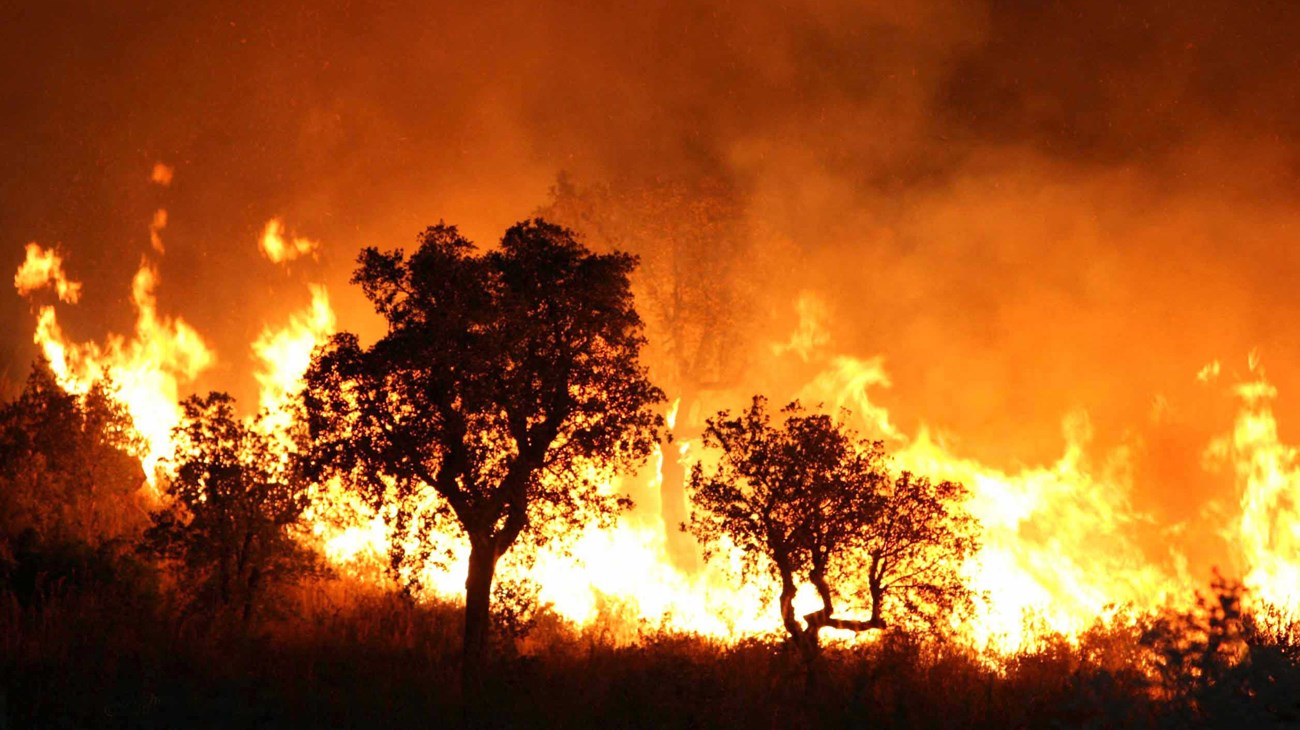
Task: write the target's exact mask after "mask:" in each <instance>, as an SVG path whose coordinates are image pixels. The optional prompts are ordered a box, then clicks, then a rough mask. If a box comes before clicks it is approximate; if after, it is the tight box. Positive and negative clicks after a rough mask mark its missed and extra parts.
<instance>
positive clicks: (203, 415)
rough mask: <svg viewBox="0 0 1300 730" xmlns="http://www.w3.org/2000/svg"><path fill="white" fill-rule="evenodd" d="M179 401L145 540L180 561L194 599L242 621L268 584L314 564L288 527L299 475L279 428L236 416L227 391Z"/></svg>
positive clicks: (298, 511) (296, 505)
mask: <svg viewBox="0 0 1300 730" xmlns="http://www.w3.org/2000/svg"><path fill="white" fill-rule="evenodd" d="M181 405H182V407H183V408H184V414H185V415H184V419H183V420H182V421H181V425H180V426H178V427H177V429H176V434H175V439H174V440H175V446H176V456H175V464H174V469H173V475H172V476H171V477H170V478H169V479H168V481H167V488H166V493H167V496H168V497H169V498H170V503H169V504H168V505H167V506H166V507H165V508H164V509H161V510H159V511H157V512H155V513H154V514H153V525H152V526H151V527H150V528H149V529H148V531H146V533H145V536H144V545H145V547H147V548H148V549H149V550H150V551H152V552H153V553H154V554H156V555H157V556H159V557H161V558H164V559H168V560H174V561H176V562H177V563H178V564H179V566H180V567H181V569H182V571H183V572H184V575H185V580H186V581H187V582H188V583H189V592H190V594H191V595H192V596H193V597H194V599H195V600H196V601H197V602H198V604H200V605H215V606H220V607H225V608H235V609H237V610H238V611H239V614H240V616H241V617H242V619H243V620H244V621H248V620H249V619H250V617H251V616H252V614H253V610H254V608H255V607H256V606H257V605H258V603H259V601H260V600H261V598H262V597H263V595H264V593H265V592H266V590H267V588H268V587H274V586H276V585H277V584H283V583H285V582H289V581H292V580H293V579H294V578H296V577H298V576H300V575H302V574H304V573H307V572H311V571H312V570H314V569H315V567H316V563H317V560H316V557H315V555H314V554H313V553H312V552H310V551H309V550H308V549H307V548H306V547H304V546H303V544H302V542H301V541H300V539H299V536H298V535H296V534H294V528H295V527H296V526H297V522H298V518H299V517H301V516H302V512H303V509H304V508H305V507H306V506H307V483H306V481H304V480H303V478H302V476H301V474H299V473H298V471H297V470H296V469H295V468H294V463H293V462H292V461H291V460H290V459H289V458H288V457H287V454H286V453H285V449H286V446H287V444H286V443H285V442H284V441H283V440H282V438H283V437H282V435H279V436H277V435H275V434H272V433H270V432H269V430H268V429H267V428H266V427H265V426H264V425H261V424H258V423H256V422H253V423H245V422H244V421H242V420H241V419H240V418H239V417H238V416H236V414H235V402H234V399H233V398H231V397H230V396H229V395H226V394H225V393H215V392H214V393H210V394H208V396H207V397H206V398H200V397H198V396H193V397H191V398H189V399H187V400H186V401H185V402H184V403H182V404H181Z"/></svg>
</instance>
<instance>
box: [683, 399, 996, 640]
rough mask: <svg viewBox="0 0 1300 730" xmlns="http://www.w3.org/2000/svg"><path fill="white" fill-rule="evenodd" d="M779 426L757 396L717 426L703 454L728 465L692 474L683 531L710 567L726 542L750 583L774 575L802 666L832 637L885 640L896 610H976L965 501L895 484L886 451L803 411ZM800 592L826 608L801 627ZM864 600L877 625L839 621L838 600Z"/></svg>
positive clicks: (791, 409)
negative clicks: (712, 452)
mask: <svg viewBox="0 0 1300 730" xmlns="http://www.w3.org/2000/svg"><path fill="white" fill-rule="evenodd" d="M781 416H782V418H781V422H780V423H779V424H778V425H774V424H773V423H772V419H771V417H770V416H769V414H768V413H767V408H766V400H765V399H764V398H763V397H761V396H755V397H754V400H753V404H752V405H751V406H750V407H749V408H748V409H747V410H746V411H744V412H743V413H741V414H740V415H739V416H736V417H732V416H731V414H730V413H729V412H727V411H723V412H721V413H719V414H718V415H717V416H716V417H715V418H712V419H709V421H708V425H707V428H706V430H705V433H704V444H705V445H706V446H709V447H712V448H715V449H719V450H720V451H721V453H720V459H719V462H718V464H717V466H716V467H715V468H712V469H710V468H706V467H705V466H704V465H703V464H696V465H695V467H694V469H693V471H692V473H691V483H690V497H691V504H692V506H693V507H694V510H693V511H692V514H691V522H690V524H689V526H687V525H683V528H684V529H688V530H689V531H690V532H692V533H693V534H694V535H695V536H696V538H697V539H698V540H699V541H700V542H701V543H703V544H704V545H705V549H706V557H708V556H709V555H710V554H711V553H712V551H713V550H715V549H716V548H717V546H718V545H719V544H720V543H721V542H722V541H723V540H724V539H725V540H727V541H730V542H731V543H732V544H734V545H735V546H736V547H738V548H739V549H740V550H741V551H742V555H743V566H744V569H745V576H746V577H750V576H753V575H754V574H755V573H760V572H767V573H769V574H770V575H771V576H772V577H774V578H775V579H776V580H778V581H779V582H780V585H781V593H780V606H781V620H782V623H783V624H784V626H785V629H786V631H787V632H788V633H789V635H790V638H791V640H792V642H793V643H794V644H795V646H796V647H798V649H799V650H800V652H801V653H802V654H803V656H804V657H805V659H809V660H811V659H812V658H814V657H815V656H816V655H817V654H818V652H819V641H818V636H819V632H820V631H821V630H822V629H823V628H826V627H833V628H839V629H848V630H852V631H866V630H870V629H883V628H885V626H886V625H887V624H886V614H887V613H888V612H889V611H888V609H889V608H890V607H891V606H892V607H894V608H896V609H905V610H908V611H910V612H914V613H916V612H924V613H928V614H929V615H931V616H937V615H938V614H940V613H943V612H945V611H951V610H955V609H957V608H959V607H961V606H968V605H969V604H970V592H969V590H967V589H966V588H965V587H964V586H963V584H962V583H961V581H960V579H959V576H958V574H957V569H958V568H959V567H960V565H961V563H962V561H963V560H964V559H965V558H966V557H967V556H969V555H970V554H971V553H973V552H974V550H975V549H976V547H977V543H976V541H975V538H974V533H975V529H976V527H977V526H976V524H975V522H974V520H973V519H972V518H971V517H969V516H968V515H966V514H964V513H963V512H961V511H960V510H959V509H958V508H957V506H956V505H957V503H958V502H959V501H960V500H961V499H962V498H964V496H965V490H964V489H963V488H962V487H961V486H960V485H957V484H954V483H951V482H943V483H940V484H934V483H932V482H930V481H929V480H928V479H924V478H917V477H914V476H912V475H911V474H908V473H906V472H904V473H903V474H902V475H900V476H898V477H897V478H895V477H893V476H891V474H890V472H889V471H888V469H887V466H886V463H885V453H884V449H883V447H882V445H881V443H880V442H871V441H865V440H862V439H859V438H858V437H857V436H856V435H855V434H854V432H853V431H851V430H850V429H848V428H847V427H846V426H844V425H843V423H842V422H839V421H837V420H835V419H833V418H831V417H830V416H828V415H825V414H819V413H807V412H805V411H804V410H803V408H802V407H801V406H800V405H799V404H798V403H797V402H796V403H792V404H790V405H788V406H786V407H785V408H784V409H782V411H781ZM764 569H765V571H764ZM801 581H803V582H807V583H809V584H811V585H812V586H813V588H815V589H816V591H817V595H818V597H819V598H820V599H821V604H822V605H821V608H820V609H818V610H817V611H814V612H812V613H809V614H807V615H805V616H804V617H803V620H802V622H801V621H800V619H799V618H798V617H797V616H796V615H795V610H794V598H795V595H796V593H797V591H798V585H799V583H800V582H801ZM864 595H865V597H866V598H867V605H868V606H869V608H870V618H869V619H866V620H855V619H845V618H841V617H838V616H836V613H835V605H836V601H837V600H844V599H860V598H862V597H863V596H864Z"/></svg>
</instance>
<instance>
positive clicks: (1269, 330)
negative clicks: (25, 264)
mask: <svg viewBox="0 0 1300 730" xmlns="http://www.w3.org/2000/svg"><path fill="white" fill-rule="evenodd" d="M472 5H473V7H470V4H466V3H424V2H419V3H417V2H390V3H382V2H375V3H360V2H313V3H290V2H280V3H263V2H255V3H254V2H246V3H227V2H223V3H199V2H196V3H170V2H169V3H161V2H158V3H146V2H140V3H112V4H110V3H85V4H79V3H57V2H56V3H40V4H29V6H27V7H21V8H17V7H11V8H10V9H7V10H5V11H4V21H5V22H4V24H3V30H0V34H3V42H2V43H0V63H2V64H3V67H4V71H5V73H4V74H3V76H2V77H0V101H2V102H3V104H2V105H0V114H3V123H2V124H0V201H2V203H0V205H2V206H3V207H2V208H0V211H2V212H3V215H2V216H0V235H2V236H3V240H4V241H5V243H4V246H5V248H4V250H5V251H8V252H9V253H8V254H6V257H5V259H4V263H5V265H6V266H8V267H9V268H8V269H6V270H9V271H12V270H13V269H14V268H16V267H17V265H18V263H19V261H20V260H21V256H22V247H23V245H24V244H25V243H27V242H28V241H33V240H34V241H38V242H40V243H42V244H45V245H52V244H59V245H60V246H61V248H62V250H63V251H64V253H65V254H66V256H67V268H68V271H69V273H70V274H71V275H72V276H74V277H76V278H79V279H81V280H82V281H84V282H85V292H84V299H83V302H82V303H81V304H79V305H78V306H76V307H65V308H63V309H61V313H62V314H61V316H62V317H63V318H64V319H65V320H66V321H67V322H68V328H69V330H70V334H71V335H73V336H74V337H78V338H81V339H89V338H100V337H102V336H103V334H104V333H105V332H108V331H116V332H129V330H130V327H131V322H132V313H131V310H130V306H129V300H128V296H129V282H130V277H131V274H132V272H133V271H134V270H135V268H136V267H137V266H138V265H139V263H140V260H141V257H142V256H143V255H145V253H146V252H147V251H148V247H149V243H148V222H149V220H150V218H151V215H152V212H153V210H155V209H156V208H159V207H162V208H166V209H167V210H168V212H169V225H168V227H167V229H166V231H165V232H164V235H163V237H164V240H165V242H166V246H167V252H166V255H165V256H163V257H162V258H161V259H160V263H159V266H160V271H161V275H162V280H163V284H162V286H161V288H160V290H159V297H160V308H161V309H162V311H164V312H166V313H170V314H180V315H183V316H184V317H185V318H186V319H187V320H188V321H189V322H191V323H192V324H193V325H194V326H195V327H196V328H197V329H198V330H199V331H200V332H202V333H203V334H204V335H205V336H207V337H208V338H209V340H210V342H211V343H212V345H213V346H214V347H215V349H216V351H217V355H218V364H217V365H216V366H215V367H214V369H213V370H212V372H211V373H209V375H207V376H206V377H205V378H204V379H203V381H202V382H201V383H199V384H196V387H201V388H208V387H215V388H222V389H228V390H232V391H233V392H235V393H236V394H237V395H239V396H240V397H241V398H247V397H251V394H252V393H253V387H254V386H253V384H252V380H251V377H250V376H249V375H248V371H249V369H250V361H249V357H248V343H249V342H250V341H251V340H252V339H253V338H254V337H255V336H256V334H257V333H258V332H259V331H260V329H261V328H262V327H263V326H264V325H266V324H268V323H269V324H278V323H281V322H283V321H284V319H285V317H287V315H288V314H289V313H290V312H292V311H294V310H296V309H299V308H301V307H302V306H304V305H305V304H306V302H307V301H308V296H309V295H308V293H307V290H306V288H305V283H306V282H308V281H324V282H326V283H328V284H329V285H330V289H331V294H332V296H333V298H334V300H335V303H336V308H337V309H338V310H339V312H340V324H341V326H343V327H345V328H352V329H357V328H360V329H363V330H364V329H366V328H373V327H374V326H375V325H374V322H373V317H372V316H369V315H367V313H366V305H365V303H364V301H362V300H361V298H360V296H359V295H358V294H357V293H356V292H355V291H354V290H353V288H352V287H349V286H348V285H347V276H348V273H349V270H350V268H351V265H352V261H353V260H354V258H355V256H356V253H357V250H358V249H359V248H360V247H361V246H364V245H378V246H382V247H396V246H409V245H410V243H411V242H412V241H413V240H414V236H415V234H416V233H417V232H418V231H419V230H421V229H422V228H423V227H424V226H427V225H430V224H433V223H435V222H437V221H438V220H447V221H448V222H452V223H456V224H459V225H460V226H461V227H462V229H463V230H464V231H466V232H467V233H468V234H469V235H470V236H471V237H472V238H474V239H475V240H478V241H480V242H483V243H490V242H491V241H493V240H495V238H497V237H498V236H499V235H500V233H501V231H502V230H504V228H505V227H506V226H507V225H509V224H510V223H512V222H514V221H516V220H519V219H521V218H524V217H527V216H528V215H529V214H530V213H531V212H532V211H534V210H536V209H537V208H538V207H539V206H542V205H544V204H545V203H546V201H547V191H548V188H549V187H550V186H551V185H552V184H553V183H554V181H555V179H556V176H557V174H559V173H560V172H561V171H567V172H568V173H570V174H571V175H572V176H574V177H575V178H576V179H578V180H580V181H584V182H587V183H595V182H601V181H605V180H614V179H635V178H649V177H656V176H658V177H668V178H678V179H692V178H706V177H707V178H714V179H724V180H726V181H727V182H728V184H730V185H733V186H734V187H735V189H737V190H739V191H742V194H743V195H744V197H745V200H746V201H747V209H748V211H749V215H751V216H752V217H753V218H754V219H755V221H757V222H758V223H761V225H760V226H758V227H757V228H756V229H757V230H762V231H763V236H764V237H765V238H764V239H763V240H762V241H758V242H757V243H758V244H759V245H768V244H769V243H770V244H771V245H772V247H773V250H780V251H781V252H782V253H781V254H780V255H781V256H782V257H783V258H782V260H781V261H780V262H779V269H780V271H781V276H779V277H776V283H775V284H773V286H772V287H771V288H770V301H766V302H764V305H763V306H764V307H765V308H766V309H767V310H770V312H771V313H772V316H771V321H772V322H773V325H772V326H773V327H777V326H778V325H779V326H781V327H786V328H790V327H793V316H794V314H793V312H794V308H793V302H794V301H795V299H796V297H797V296H798V295H799V293H800V292H813V293H815V294H816V295H817V296H818V297H820V298H822V299H823V300H824V301H825V302H826V303H827V308H828V311H829V313H830V314H829V319H828V323H827V327H828V329H829V331H830V333H831V335H832V342H833V343H834V344H833V347H834V349H835V350H836V351H838V352H842V353H845V354H854V355H857V356H861V357H867V356H871V355H876V354H881V355H884V357H885V358H886V366H887V368H888V369H889V371H890V373H891V378H892V381H893V385H892V387H891V388H890V389H889V390H887V391H883V392H881V393H880V394H879V395H878V397H879V399H880V401H881V402H883V403H884V404H886V405H888V406H889V407H890V409H891V413H893V414H895V417H896V418H897V420H898V421H899V422H900V424H902V425H903V426H904V427H905V428H907V429H912V428H915V427H916V426H917V424H919V423H922V422H924V423H928V424H931V425H934V426H935V427H937V428H940V429H944V430H947V431H948V432H950V433H951V434H952V437H953V438H954V439H955V441H956V443H958V444H959V445H960V448H961V449H963V450H964V452H965V453H971V454H975V455H977V456H980V457H983V458H990V459H996V460H999V461H1000V462H1001V463H1015V462H1017V461H1025V462H1037V461H1041V460H1043V459H1048V458H1051V457H1052V455H1053V454H1059V452H1060V445H1061V433H1060V429H1059V423H1060V421H1061V418H1062V416H1063V415H1064V414H1065V413H1067V412H1070V411H1072V410H1075V409H1084V410H1087V411H1088V412H1089V414H1090V415H1091V417H1092V419H1093V422H1094V425H1095V432H1096V434H1097V439H1098V440H1099V441H1100V442H1102V443H1118V442H1121V441H1124V440H1126V439H1130V438H1131V437H1133V434H1134V433H1138V432H1140V434H1141V438H1142V443H1143V444H1144V448H1146V449H1147V450H1148V452H1149V453H1150V454H1151V459H1150V460H1149V461H1151V462H1152V464H1153V465H1152V466H1150V467H1149V470H1150V474H1148V475H1147V476H1148V477H1149V478H1150V479H1151V480H1152V481H1153V482H1161V481H1170V480H1174V481H1179V482H1182V481H1185V480H1192V481H1195V479H1197V478H1199V477H1196V476H1195V474H1194V473H1193V472H1196V469H1195V468H1194V467H1187V466H1186V465H1187V464H1189V463H1190V464H1193V465H1195V464H1196V463H1197V454H1196V453H1195V452H1196V450H1197V449H1200V448H1202V446H1203V444H1204V442H1205V441H1206V439H1208V438H1209V436H1210V435H1212V434H1213V433H1217V432H1221V431H1223V430H1225V429H1226V428H1228V427H1229V426H1230V418H1231V412H1232V403H1231V400H1230V398H1228V397H1226V396H1224V390H1225V386H1224V385H1223V384H1220V385H1217V386H1204V385H1201V384H1198V383H1196V382H1195V377H1194V376H1195V374H1196V372H1197V371H1198V370H1199V369H1200V368H1201V366H1203V365H1204V364H1205V363H1206V362H1209V361H1210V360H1214V359H1220V360H1222V361H1223V362H1224V363H1225V380H1226V381H1227V382H1228V383H1230V382H1231V377H1232V375H1233V373H1238V374H1240V373H1244V371H1245V369H1246V355H1247V353H1248V352H1250V351H1251V350H1252V349H1254V348H1258V351H1259V352H1260V354H1261V357H1262V360H1263V362H1264V363H1265V366H1266V368H1267V370H1268V373H1269V376H1270V378H1271V379H1272V380H1274V381H1275V382H1276V383H1277V384H1278V386H1279V389H1280V391H1281V393H1282V396H1281V400H1280V401H1279V405H1280V406H1281V407H1282V408H1283V409H1285V407H1287V406H1290V405H1294V404H1295V403H1296V402H1297V400H1296V399H1295V398H1294V394H1295V393H1296V392H1297V391H1300V382H1297V377H1296V375H1297V374H1300V369H1297V367H1296V365H1295V363H1297V362H1300V346H1298V345H1297V343H1296V339H1295V337H1294V336H1293V335H1292V334H1291V331H1292V327H1293V325H1292V322H1294V321H1295V317H1296V315H1297V313H1298V312H1300V293H1297V288H1296V286H1295V281H1296V273H1297V264H1298V263H1300V253H1298V252H1297V247H1296V246H1295V244H1294V239H1295V236H1296V235H1297V233H1300V215H1297V205H1296V195H1297V184H1296V182H1297V169H1298V168H1297V163H1298V158H1297V143H1298V141H1300V140H1298V137H1300V114H1298V113H1297V112H1300V99H1298V98H1297V94H1300V52H1298V51H1297V46H1296V44H1295V43H1294V39H1295V38H1296V37H1297V35H1298V34H1300V7H1298V6H1296V5H1294V4H1292V3H1284V2H1277V3H1268V2H1264V3H1237V2H1156V1H1153V0H1147V1H1144V2H1138V3H1122V4H1120V3H1116V4H1103V3H1094V2H1087V1H1085V0H1077V1H1075V2H1050V3H1041V2H1000V1H999V2H987V3H976V2H968V3H958V2H921V1H912V0H908V1H905V2H901V3H878V4H870V3H860V2H847V1H845V2H836V1H834V0H828V1H826V2H788V3H747V2H745V3H742V2H734V3H725V2H722V3H687V2H660V3H638V4H632V5H628V4H604V5H603V6H602V5H601V4H596V3H538V2H501V3H492V2H486V3H474V4H472ZM110 6H115V7H110ZM156 162H164V163H166V164H168V165H171V166H173V167H174V168H175V171H176V172H175V181H174V182H173V184H172V185H171V186H170V187H167V188H162V187H159V186H156V185H151V184H150V182H149V171H150V170H151V168H152V166H153V165H154V163H156ZM272 216H279V217H281V218H283V220H284V221H285V223H286V225H287V226H288V227H289V228H290V229H292V230H293V231H295V232H296V233H298V234H300V235H305V236H309V237H311V238H315V239H319V240H320V241H321V242H322V249H321V255H320V259H319V260H318V261H309V260H300V261H297V262H294V264H293V265H292V266H290V267H277V266H274V265H272V264H270V263H268V262H266V261H264V260H262V259H260V258H259V257H258V253H257V246H256V241H257V236H258V234H259V231H260V230H261V227H262V226H263V225H264V224H265V222H266V221H267V220H268V219H269V218H271V217H272ZM770 278H771V277H769V279H770ZM0 301H2V302H3V303H2V304H0V318H2V319H3V324H4V337H3V341H4V350H3V352H2V354H3V361H4V364H5V372H6V374H7V377H8V378H10V379H11V380H15V379H20V378H21V377H22V375H23V373H24V372H25V369H26V367H27V363H28V362H30V360H31V358H32V357H33V356H34V355H35V350H34V348H33V347H32V346H31V345H30V332H31V328H32V322H33V319H32V315H31V310H30V305H29V303H28V302H26V301H24V300H22V299H20V298H19V297H17V296H16V295H13V296H8V297H0ZM787 333H788V329H786V330H782V331H779V332H773V334H772V340H773V341H781V340H784V339H786V337H787ZM1233 363H1235V365H1234V364H1233ZM1242 377H1244V375H1242ZM1288 393H1290V394H1291V395H1290V396H1288ZM774 397H777V398H780V397H781V394H774ZM1157 404H1159V405H1158V406H1157ZM1282 421H1283V430H1284V433H1286V431H1287V425H1286V419H1285V417H1283V418H1282ZM1188 452H1192V453H1190V454H1189V453H1188ZM1165 462H1168V464H1165ZM1180 465H1181V466H1180ZM1191 488H1193V489H1195V488H1196V487H1195V485H1193V486H1192V487H1191ZM1208 488H1209V487H1205V489H1208Z"/></svg>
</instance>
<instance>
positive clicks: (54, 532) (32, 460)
mask: <svg viewBox="0 0 1300 730" xmlns="http://www.w3.org/2000/svg"><path fill="white" fill-rule="evenodd" d="M142 450H143V442H142V440H141V438H140V436H139V435H138V434H137V433H136V431H135V428H134V426H133V425H132V423H131V417H130V416H129V415H128V414H127V412H126V409H125V408H124V407H123V406H122V404H121V403H120V402H118V401H117V400H116V399H115V398H114V397H113V385H112V383H109V382H100V383H97V384H96V385H95V386H94V387H93V388H91V390H90V391H89V392H88V393H86V394H85V395H74V394H72V393H68V392H67V391H65V390H64V389H63V388H62V387H61V386H60V385H59V383H58V381H57V380H56V379H55V377H54V373H53V372H52V371H51V370H50V367H49V363H47V362H45V361H44V360H41V361H38V362H36V363H34V364H33V365H32V370H31V374H30V375H29V376H28V378H27V383H26V385H25V387H24V388H23V391H22V393H21V394H20V395H19V397H18V399H17V400H15V401H14V402H12V403H10V404H7V405H5V406H3V407H0V538H6V539H7V538H13V537H14V536H16V535H18V534H19V533H21V532H23V531H26V530H31V531H32V532H33V533H34V535H35V537H36V538H37V539H39V540H41V541H46V542H48V541H55V542H66V541H77V542H84V543H88V544H91V545H98V544H99V543H101V542H103V541H105V540H110V539H113V538H123V537H128V536H129V535H130V533H132V532H134V531H136V530H138V529H139V528H141V527H143V525H144V523H145V522H146V520H145V509H144V507H143V506H142V504H141V503H140V502H139V500H138V495H137V493H138V491H139V489H140V487H141V486H142V485H143V484H144V472H143V471H142V470H141V468H140V459H139V457H140V453H141V452H142ZM137 534H138V533H137ZM130 536H131V537H134V535H130ZM4 542H5V540H0V554H2V553H3V552H4V547H3V543H4Z"/></svg>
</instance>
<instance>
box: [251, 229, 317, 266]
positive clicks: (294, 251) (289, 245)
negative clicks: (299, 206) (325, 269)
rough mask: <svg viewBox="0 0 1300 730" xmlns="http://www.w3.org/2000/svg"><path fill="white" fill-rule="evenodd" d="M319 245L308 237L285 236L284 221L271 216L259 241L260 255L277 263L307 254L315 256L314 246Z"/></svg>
mask: <svg viewBox="0 0 1300 730" xmlns="http://www.w3.org/2000/svg"><path fill="white" fill-rule="evenodd" d="M319 245H320V244H319V242H317V241H313V240H311V239H309V238H298V237H296V236H293V237H290V238H285V234H284V222H283V221H281V220H280V219H279V218H272V219H271V220H269V221H267V222H266V227H265V228H264V229H262V239H261V241H260V242H259V246H260V248H261V251H262V255H263V256H265V257H266V258H268V259H270V260H271V261H274V262H275V263H277V264H279V263H284V262H286V261H293V260H294V259H296V258H298V257H299V256H305V255H307V254H311V255H313V256H315V255H316V247H317V246H319Z"/></svg>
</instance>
